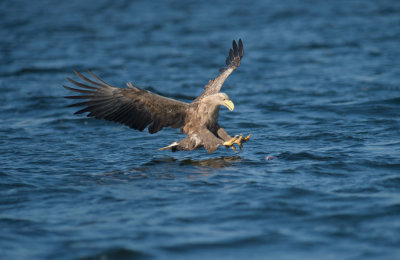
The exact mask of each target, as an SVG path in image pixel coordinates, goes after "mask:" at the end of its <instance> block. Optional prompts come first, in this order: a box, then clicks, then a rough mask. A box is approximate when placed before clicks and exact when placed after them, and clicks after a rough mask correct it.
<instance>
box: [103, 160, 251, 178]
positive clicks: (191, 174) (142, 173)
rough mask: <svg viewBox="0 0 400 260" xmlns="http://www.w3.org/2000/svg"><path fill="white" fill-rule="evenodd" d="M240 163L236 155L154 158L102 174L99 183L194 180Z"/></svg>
mask: <svg viewBox="0 0 400 260" xmlns="http://www.w3.org/2000/svg"><path fill="white" fill-rule="evenodd" d="M242 161H243V159H242V158H241V157H240V156H238V155H236V156H222V157H217V158H208V159H201V160H196V159H192V158H184V159H177V158H174V157H161V158H154V159H151V160H150V161H149V162H146V163H143V164H142V165H140V166H138V167H137V166H136V167H133V168H129V169H126V170H113V171H110V172H107V173H104V174H102V177H101V178H100V179H101V180H100V182H101V183H102V184H110V183H115V182H118V183H119V182H122V183H124V182H130V181H132V180H140V179H147V180H148V179H176V178H180V177H185V178H190V179H192V178H195V179H196V178H197V177H206V176H212V175H216V174H218V173H219V172H220V171H221V169H224V168H227V167H231V166H232V165H233V164H234V163H240V162H242Z"/></svg>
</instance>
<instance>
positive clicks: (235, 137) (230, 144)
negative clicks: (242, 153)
mask: <svg viewBox="0 0 400 260" xmlns="http://www.w3.org/2000/svg"><path fill="white" fill-rule="evenodd" d="M237 138H238V136H237V135H235V136H234V137H233V138H232V139H231V140H229V141H226V142H224V143H223V144H222V145H225V146H227V147H228V146H233V143H234V142H235V141H236V139H237Z"/></svg>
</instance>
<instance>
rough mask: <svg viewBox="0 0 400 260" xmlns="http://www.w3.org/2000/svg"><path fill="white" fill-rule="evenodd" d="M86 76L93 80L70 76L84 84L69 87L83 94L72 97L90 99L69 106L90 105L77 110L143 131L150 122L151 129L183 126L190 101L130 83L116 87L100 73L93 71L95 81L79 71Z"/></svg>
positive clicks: (152, 130)
mask: <svg viewBox="0 0 400 260" xmlns="http://www.w3.org/2000/svg"><path fill="white" fill-rule="evenodd" d="M74 72H75V74H76V75H77V76H78V77H80V78H81V79H82V80H84V81H86V82H87V83H90V85H87V84H83V83H80V82H77V81H75V80H72V79H70V78H68V80H69V81H70V82H71V83H73V84H74V85H76V86H78V87H80V88H71V87H68V86H64V87H65V88H66V89H69V90H72V91H75V92H78V93H82V94H84V95H82V96H67V97H66V98H71V99H86V101H83V102H79V103H76V104H72V105H69V106H71V107H72V106H86V107H85V108H84V109H81V110H79V111H77V112H75V114H81V113H85V112H89V114H88V115H87V116H89V117H94V118H98V119H106V120H109V121H114V122H118V123H122V124H125V125H127V126H129V127H131V128H133V129H137V130H140V131H142V130H143V129H145V128H146V126H149V128H148V130H149V132H150V133H156V132H158V131H160V130H161V129H162V128H163V127H167V126H169V127H172V128H180V127H182V126H183V125H184V123H185V117H186V111H187V108H188V106H189V104H187V103H184V102H181V101H178V100H174V99H170V98H166V97H163V96H160V95H157V94H154V93H151V92H149V91H146V90H142V89H140V88H137V87H134V86H133V85H132V84H131V83H128V84H127V86H128V88H126V89H122V88H118V87H113V86H111V85H109V84H107V83H106V82H104V81H103V80H101V79H99V78H98V77H96V76H95V75H94V74H93V73H91V72H90V71H89V74H90V75H91V76H92V77H93V79H94V80H96V81H93V80H91V79H88V78H87V77H85V76H84V75H82V74H80V73H79V72H77V71H75V70H74Z"/></svg>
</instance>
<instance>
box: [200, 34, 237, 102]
mask: <svg viewBox="0 0 400 260" xmlns="http://www.w3.org/2000/svg"><path fill="white" fill-rule="evenodd" d="M232 48H233V50H232V49H229V54H228V57H227V58H226V60H225V63H226V67H225V68H222V69H220V72H221V73H220V74H219V75H218V77H216V78H215V79H214V80H210V81H209V82H208V85H206V86H205V87H204V92H203V94H202V95H201V96H199V97H198V98H197V99H196V100H200V99H202V98H204V97H206V96H208V95H212V94H215V93H218V92H219V91H220V90H221V87H222V84H224V82H225V80H226V79H227V78H228V77H229V75H231V73H232V72H233V71H234V70H236V69H237V67H239V65H240V61H241V60H242V57H243V54H244V51H243V42H242V39H239V46H238V45H237V44H236V41H235V40H234V41H232Z"/></svg>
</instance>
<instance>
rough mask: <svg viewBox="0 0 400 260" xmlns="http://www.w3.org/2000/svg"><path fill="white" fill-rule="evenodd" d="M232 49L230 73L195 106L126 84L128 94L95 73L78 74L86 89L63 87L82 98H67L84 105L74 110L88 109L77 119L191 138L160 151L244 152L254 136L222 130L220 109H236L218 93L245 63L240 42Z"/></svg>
mask: <svg viewBox="0 0 400 260" xmlns="http://www.w3.org/2000/svg"><path fill="white" fill-rule="evenodd" d="M232 47H233V49H229V55H228V57H227V58H226V67H225V68H223V69H220V72H221V73H220V74H219V75H218V77H216V78H215V79H214V80H210V81H209V82H208V85H206V86H205V87H204V92H203V93H202V94H201V95H200V96H199V97H197V98H196V99H195V100H194V101H193V102H192V103H185V102H181V101H178V100H175V99H171V98H167V97H163V96H160V95H157V94H154V93H151V92H150V91H146V90H143V89H140V88H138V87H135V86H134V85H133V84H132V83H130V82H128V83H127V87H128V88H125V89H122V88H118V87H114V86H111V85H110V84H108V83H106V82H104V81H103V80H101V79H100V78H98V77H97V76H95V75H94V74H93V73H92V72H90V71H88V73H89V74H90V75H91V76H92V77H93V79H89V78H87V77H85V76H84V75H82V74H80V73H79V72H77V71H75V70H74V72H75V74H76V75H77V76H78V77H79V78H81V79H82V80H83V81H86V83H85V84H84V83H80V82H77V81H75V80H73V79H70V78H67V79H68V81H70V82H71V83H72V84H74V85H76V86H77V87H80V88H71V87H68V86H64V87H65V88H66V89H68V90H72V91H74V92H78V93H82V94H83V95H81V96H67V97H65V98H70V99H81V100H85V101H83V102H79V103H76V104H72V105H69V107H75V106H86V107H85V108H83V109H81V110H79V111H77V112H75V114H81V113H85V112H89V114H88V115H87V116H88V117H94V118H97V119H105V120H109V121H114V122H118V123H122V124H125V125H127V126H129V127H131V128H133V129H137V130H139V131H143V130H144V129H145V128H146V127H147V126H148V131H149V133H150V134H154V133H157V132H158V131H160V130H161V129H162V128H163V127H172V128H180V129H181V132H182V133H184V134H186V135H187V137H186V138H184V139H182V140H180V141H178V142H173V143H172V144H170V145H168V146H166V147H163V148H160V149H159V150H168V149H171V150H172V151H173V152H175V151H181V150H182V151H192V150H195V149H198V148H200V147H205V149H206V150H207V151H208V153H211V152H213V151H215V150H216V149H217V148H218V147H220V146H226V147H231V148H232V149H233V150H235V146H234V144H237V145H238V146H239V147H240V148H242V145H243V143H245V142H247V141H248V140H249V139H250V135H249V136H247V137H243V136H242V135H235V136H234V137H231V136H230V135H229V134H228V133H227V132H226V131H225V130H224V129H223V128H222V127H221V126H220V125H219V124H218V115H219V108H220V106H221V105H224V106H226V107H227V108H228V109H229V110H230V111H232V110H233V109H234V104H233V102H232V101H231V100H230V99H229V97H228V95H227V94H225V93H220V92H219V91H220V89H221V87H222V84H223V83H224V81H225V80H226V78H227V77H228V76H229V75H230V74H231V73H232V72H233V71H234V70H235V69H236V68H237V67H238V66H239V65H240V61H241V59H242V57H243V43H242V40H241V39H239V44H236V41H233V42H232Z"/></svg>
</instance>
